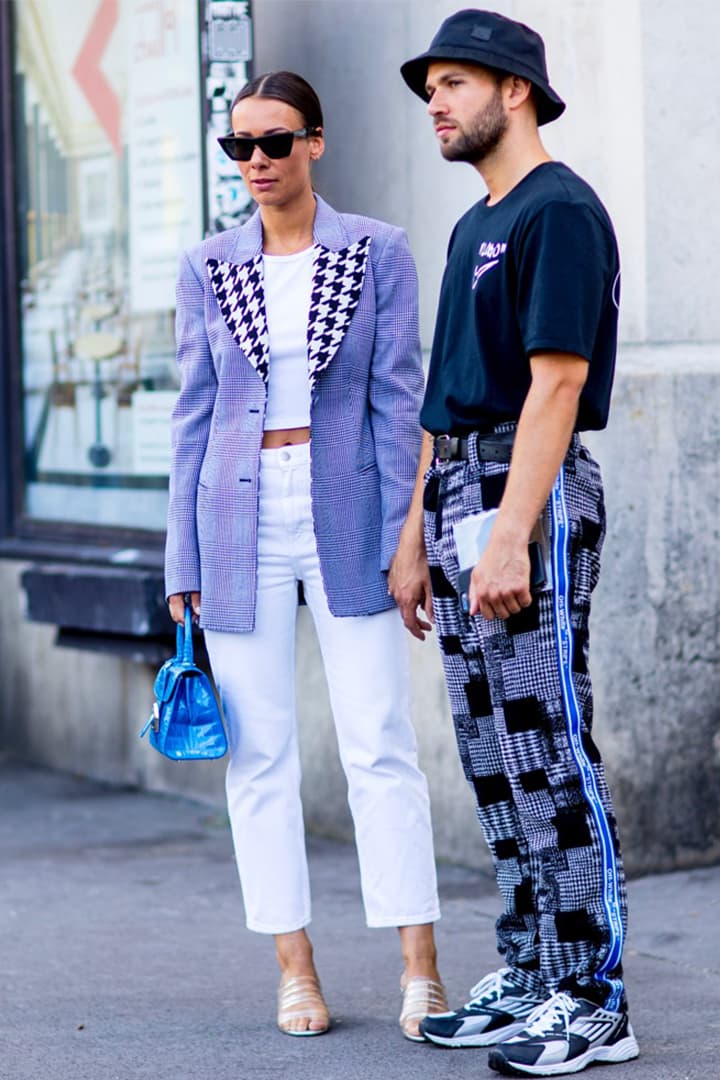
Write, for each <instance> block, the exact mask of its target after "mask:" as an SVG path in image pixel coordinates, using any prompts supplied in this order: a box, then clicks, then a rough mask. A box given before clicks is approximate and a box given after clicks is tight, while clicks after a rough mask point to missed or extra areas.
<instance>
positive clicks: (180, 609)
mask: <svg viewBox="0 0 720 1080" xmlns="http://www.w3.org/2000/svg"><path fill="white" fill-rule="evenodd" d="M186 596H187V593H181V592H180V593H173V595H172V596H168V610H169V611H170V618H171V619H172V621H173V622H176V623H182V622H185V597H186ZM190 606H191V607H192V612H193V614H192V618H193V622H197V621H198V616H199V615H200V593H199V592H191V593H190Z"/></svg>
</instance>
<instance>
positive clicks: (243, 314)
mask: <svg viewBox="0 0 720 1080" xmlns="http://www.w3.org/2000/svg"><path fill="white" fill-rule="evenodd" d="M206 266H207V268H208V274H209V275H210V282H211V284H212V287H213V291H214V293H215V297H216V299H217V302H218V304H219V305H220V311H221V312H222V317H223V319H224V320H225V322H226V324H227V327H228V330H229V331H230V333H231V334H232V336H233V337H234V339H235V341H236V342H237V343H238V345H239V346H240V348H241V349H242V351H243V353H244V354H245V356H246V357H247V358H248V360H249V361H250V363H251V364H252V366H253V367H254V368H255V370H256V371H257V373H258V375H259V376H260V378H261V379H262V380H263V382H264V383H265V385H266V386H267V381H268V372H269V366H270V336H269V334H268V327H267V316H266V314H265V291H264V289H263V261H262V252H260V254H259V255H256V256H255V257H254V258H253V259H250V260H248V262H245V263H242V264H241V265H240V266H236V265H235V264H234V263H231V262H220V261H218V260H217V259H207V260H206Z"/></svg>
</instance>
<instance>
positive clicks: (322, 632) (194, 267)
mask: <svg viewBox="0 0 720 1080" xmlns="http://www.w3.org/2000/svg"><path fill="white" fill-rule="evenodd" d="M231 119H232V127H233V132H234V134H233V135H230V136H227V137H225V138H224V139H221V140H220V142H221V145H222V147H223V149H224V150H225V152H226V153H227V154H228V155H229V156H230V157H231V158H233V159H234V160H236V161H237V162H238V167H239V169H240V173H241V174H242V177H243V180H244V181H245V184H246V185H247V188H248V190H249V191H250V193H251V195H252V196H253V198H254V199H255V201H256V203H257V204H258V211H257V212H256V213H255V215H254V216H253V217H252V218H251V219H250V221H248V222H247V223H246V224H245V225H244V226H242V227H241V228H239V229H232V230H229V231H228V232H225V233H222V234H220V235H219V236H215V237H213V238H212V239H210V240H207V241H205V243H203V244H201V245H200V246H199V247H197V248H195V249H193V250H191V251H189V252H187V253H186V254H185V255H184V257H183V262H182V265H181V269H180V277H179V281H178V292H177V346H178V364H179V367H180V373H181V391H180V396H179V398H178V402H177V406H176V408H175V412H174V415H173V466H172V471H171V477H170V508H169V521H168V542H167V557H166V581H167V594H168V597H169V604H170V611H171V614H172V617H173V618H174V619H175V621H180V620H181V619H182V618H183V597H184V595H185V594H188V593H189V594H190V596H191V602H192V604H193V608H194V611H195V613H196V616H197V617H198V619H199V623H200V626H201V627H203V629H204V631H205V641H206V644H207V650H208V654H209V656H210V662H211V665H212V669H213V673H214V676H215V680H216V683H217V686H218V690H219V693H220V696H221V699H222V703H223V708H224V711H225V717H226V720H227V725H228V731H229V737H230V747H231V758H230V764H229V766H228V772H227V784H226V786H227V796H228V808H229V814H230V821H231V826H232V832H233V841H234V845H235V852H236V857H237V865H238V869H239V874H240V880H241V885H242V889H243V897H244V902H245V910H246V917H247V925H248V927H249V928H250V929H252V930H256V931H259V932H261V933H269V934H273V935H274V937H275V946H276V953H277V959H278V963H279V966H280V971H281V981H280V989H279V1004H278V1025H279V1027H280V1028H281V1030H282V1031H284V1032H286V1033H287V1034H289V1035H318V1034H321V1033H322V1032H324V1031H326V1030H327V1029H328V1027H329V1025H330V1018H329V1013H328V1010H327V1006H326V1004H325V1001H324V999H323V996H322V992H321V989H320V984H319V981H318V976H317V972H316V970H315V966H314V963H313V953H312V946H311V943H310V940H309V938H308V935H307V932H306V929H305V928H306V926H307V924H308V923H309V921H310V893H309V885H308V872H307V863H306V857H305V838H304V830H303V819H302V806H301V803H300V794H299V787H300V763H299V757H298V747H297V735H296V727H295V701H294V636H295V618H296V610H297V590H298V582H302V586H303V590H304V595H305V599H306V601H307V604H308V606H309V608H310V611H311V613H312V616H313V619H314V621H315V625H316V628H317V632H318V638H319V641H320V647H321V650H322V655H323V662H324V666H325V672H326V675H327V679H328V684H329V688H330V696H331V701H332V706H333V714H334V720H335V726H336V730H337V735H338V741H339V746H340V755H341V759H342V763H343V767H344V769H345V773H346V776H347V779H348V790H349V802H350V807H351V810H352V814H353V818H354V823H355V831H356V839H357V848H358V856H359V861H360V870H361V881H362V890H363V901H364V905H365V912H366V917H367V921H368V925H370V926H398V927H399V929H400V940H401V947H402V953H403V959H404V963H405V969H404V972H403V977H402V982H401V986H402V988H403V994H404V1003H403V1011H402V1014H401V1027H402V1030H403V1033H404V1034H405V1035H406V1036H407V1037H408V1038H412V1039H421V1038H422V1036H420V1035H419V1033H418V1022H419V1020H420V1019H421V1018H422V1017H423V1016H424V1015H426V1014H427V1013H430V1012H441V1011H444V1010H445V1008H446V1007H447V1006H446V1001H445V994H444V990H443V987H442V983H441V982H440V978H439V975H438V972H437V967H436V955H435V945H434V938H433V926H432V924H433V922H434V921H435V920H436V919H437V918H438V917H439V912H438V903H437V892H436V883H435V869H434V861H433V850H432V836H431V827H430V813H429V802H428V795H427V785H426V782H425V778H424V776H423V775H422V773H421V772H420V771H419V770H418V767H417V762H416V747H415V738H414V732H413V730H412V727H411V724H410V720H409V708H408V698H409V685H408V684H409V678H408V656H407V646H406V643H405V639H404V631H403V628H402V624H401V620H400V616H399V613H398V611H397V609H396V608H395V606H394V602H393V600H392V597H391V596H390V595H389V593H388V589H387V580H386V576H385V572H386V571H387V569H388V567H389V563H390V559H391V557H392V555H393V552H394V550H395V547H396V544H397V540H398V536H399V531H400V527H401V525H402V523H403V519H404V517H405V514H406V511H407V508H408V504H409V500H410V496H411V490H412V486H413V479H414V473H415V467H416V460H417V456H418V452H419V443H420V429H419V426H418V419H417V416H418V407H419V395H420V392H421V384H422V374H421V367H420V359H419V343H418V334H417V299H416V291H417V289H416V279H415V269H414V265H413V262H412V257H411V255H410V252H409V249H408V246H407V241H406V238H405V235H404V233H402V232H401V230H399V229H396V228H393V227H391V226H389V225H385V224H383V223H382V222H378V221H373V220H371V219H369V218H362V217H356V216H350V215H344V214H337V213H336V212H335V211H334V210H332V209H331V207H330V206H328V205H327V204H326V203H325V202H323V201H322V200H321V199H320V198H316V196H315V195H314V193H313V189H312V184H311V166H312V163H313V162H314V161H317V160H318V158H320V157H321V155H322V153H323V150H324V142H323V117H322V112H321V108H320V103H319V101H318V99H317V96H316V94H315V92H314V90H313V89H312V87H311V86H309V85H308V83H306V82H305V80H304V79H301V78H300V77H299V76H298V75H294V74H292V73H290V72H276V73H273V74H270V75H263V76H260V77H259V78H257V79H255V80H254V81H253V82H251V83H249V84H248V85H247V86H245V87H244V89H243V90H241V91H240V93H239V94H238V95H237V97H236V99H235V101H234V102H233V106H232V110H231Z"/></svg>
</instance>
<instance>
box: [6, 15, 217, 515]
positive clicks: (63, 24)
mask: <svg viewBox="0 0 720 1080" xmlns="http://www.w3.org/2000/svg"><path fill="white" fill-rule="evenodd" d="M16 15H17V18H16V25H17V41H16V56H17V67H16V76H15V89H16V120H17V123H16V129H17V139H16V155H17V162H16V164H17V176H18V193H19V199H18V217H19V220H18V227H19V257H20V271H21V280H22V296H21V304H22V338H23V389H24V426H25V437H26V438H25V461H26V511H27V513H28V514H29V515H31V516H32V517H36V518H42V519H45V520H62V521H70V522H81V523H92V524H102V525H114V526H125V527H133V528H145V529H162V528H164V523H165V513H166V504H167V474H168V466H169V449H170V447H169V417H170V411H171V409H172V405H173V403H174V400H175V397H176V393H177V381H176V373H175V371H176V369H175V360H174V337H173V308H174V284H175V277H176V273H177V260H178V253H179V251H180V250H181V249H182V248H184V247H187V246H189V245H191V244H194V243H197V242H199V241H200V240H201V239H202V235H203V230H202V185H201V158H202V155H201V124H200V117H201V107H200V75H199V62H198V32H199V31H198V8H197V2H196V0H74V2H73V3H72V4H60V3H57V0H20V2H19V3H17V4H16Z"/></svg>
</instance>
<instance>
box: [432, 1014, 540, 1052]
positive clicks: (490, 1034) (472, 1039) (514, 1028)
mask: <svg viewBox="0 0 720 1080" xmlns="http://www.w3.org/2000/svg"><path fill="white" fill-rule="evenodd" d="M524 1030H525V1022H524V1021H523V1022H522V1023H519V1024H508V1025H507V1027H504V1028H496V1029H495V1031H484V1032H481V1033H480V1035H464V1036H463V1035H461V1036H460V1038H452V1037H449V1038H446V1037H445V1036H444V1035H433V1034H431V1033H430V1032H429V1031H423V1035H424V1036H425V1038H426V1039H427V1040H428V1041H429V1042H433V1043H435V1044H436V1045H437V1046H448V1047H449V1048H450V1049H451V1050H466V1049H471V1048H472V1047H473V1046H495V1044H496V1043H499V1042H505V1040H506V1039H511V1038H512V1037H513V1035H518V1034H519V1033H520V1032H521V1031H524Z"/></svg>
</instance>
